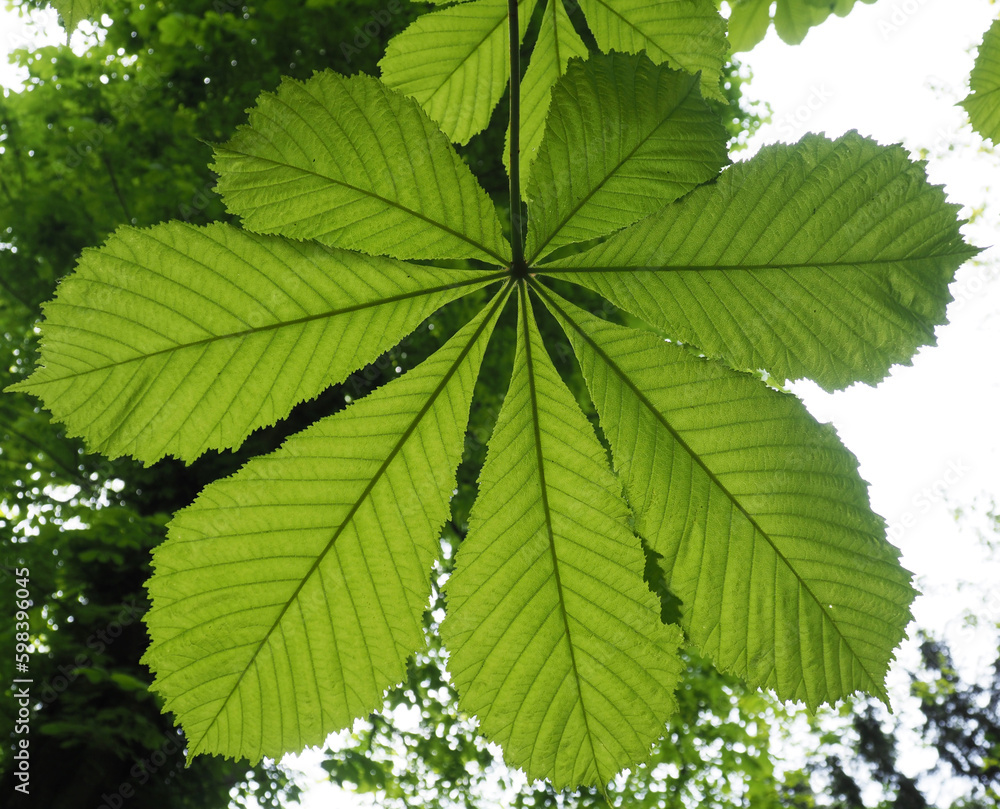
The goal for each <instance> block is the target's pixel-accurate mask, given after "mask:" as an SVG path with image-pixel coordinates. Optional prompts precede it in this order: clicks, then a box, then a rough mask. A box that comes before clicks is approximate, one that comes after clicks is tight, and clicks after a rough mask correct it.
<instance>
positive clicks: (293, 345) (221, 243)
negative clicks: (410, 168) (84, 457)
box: [10, 222, 497, 463]
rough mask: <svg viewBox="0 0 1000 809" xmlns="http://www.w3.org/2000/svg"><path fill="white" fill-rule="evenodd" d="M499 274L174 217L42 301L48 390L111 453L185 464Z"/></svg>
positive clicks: (66, 417)
mask: <svg viewBox="0 0 1000 809" xmlns="http://www.w3.org/2000/svg"><path fill="white" fill-rule="evenodd" d="M496 277H497V274H496V273H492V274H491V273H485V272H478V271H470V270H464V271H463V270H443V269H436V268H432V267H423V266H415V265H412V264H405V263H403V262H400V261H395V260H393V259H387V258H375V257H369V256H364V255H360V254H358V253H350V252H347V251H345V250H337V249H335V248H329V247H324V246H322V245H318V244H314V243H298V242H292V241H289V240H286V239H282V238H280V237H275V236H261V235H258V234H253V233H248V232H247V231H244V230H240V229H239V228H235V227H232V226H230V225H225V224H214V225H209V226H207V227H193V226H191V225H187V224H184V223H180V222H170V223H166V224H163V225H157V226H155V227H153V228H149V229H147V230H139V229H136V228H128V227H126V228H122V229H120V230H119V231H117V232H116V233H115V234H114V235H113V236H112V237H111V238H110V239H108V242H107V244H105V245H104V247H102V248H100V249H99V250H86V251H84V253H83V256H82V257H81V259H80V262H79V264H78V265H77V268H76V271H75V272H74V273H73V274H72V275H70V276H69V277H67V278H66V279H65V280H64V281H63V282H62V283H61V284H60V285H59V289H58V293H57V295H56V297H55V299H54V300H53V301H51V302H49V303H47V304H46V305H45V307H44V312H45V326H44V330H43V337H42V350H41V358H40V364H41V367H40V368H39V369H38V370H37V371H35V373H34V374H32V376H31V377H29V378H28V379H27V380H25V381H24V382H22V383H20V384H18V385H15V386H13V387H12V388H10V389H11V390H16V391H23V392H27V393H31V394H34V395H36V396H38V397H40V398H41V399H42V400H43V401H44V403H45V405H46V407H48V408H49V410H51V411H52V413H53V415H54V416H55V418H56V419H58V420H59V421H62V422H63V423H65V424H66V426H67V432H68V434H69V435H79V436H83V437H84V438H85V439H86V441H87V443H88V446H89V447H90V449H91V450H94V451H99V452H102V453H104V454H105V455H108V456H110V457H116V456H118V455H125V454H128V455H132V456H133V457H136V458H139V459H141V460H143V461H145V462H147V463H153V462H154V461H157V460H158V459H160V458H161V457H163V456H164V455H166V454H171V455H175V456H177V457H178V458H181V459H183V460H185V461H192V460H194V459H195V458H197V457H198V456H199V455H201V454H202V453H203V452H205V451H206V450H208V449H224V448H229V447H237V446H239V445H240V444H242V443H243V441H244V439H246V437H247V436H248V435H249V434H250V433H251V432H252V431H253V430H255V429H257V428H258V427H262V426H265V425H269V424H274V423H275V422H276V421H277V420H278V419H281V418H284V417H285V416H287V415H288V413H289V412H290V411H291V409H292V407H293V406H294V405H296V404H298V403H299V402H301V401H304V400H306V399H310V398H312V397H314V396H316V395H317V394H319V393H320V392H321V391H323V390H324V389H325V388H327V387H329V386H330V385H334V384H337V383H339V382H343V381H344V379H346V378H347V376H348V375H349V374H351V373H352V372H354V371H356V370H358V369H359V368H362V367H364V366H365V365H367V364H368V363H370V362H373V361H374V360H375V359H377V358H378V356H379V355H380V354H382V353H383V352H384V351H386V350H388V349H389V348H391V347H392V346H393V345H395V344H396V343H398V342H399V341H400V340H401V339H402V338H403V337H405V336H406V335H407V334H409V333H410V332H411V331H412V330H413V329H415V328H416V327H417V326H418V325H419V324H420V322H421V321H422V320H423V319H424V318H426V317H427V316H429V315H430V314H432V313H433V312H434V311H435V310H436V309H437V308H439V307H441V306H443V305H444V304H445V303H447V302H449V301H451V300H454V299H455V298H457V297H460V296H461V295H464V294H466V293H468V292H470V291H472V290H474V289H477V288H480V287H482V286H485V285H486V284H487V283H490V282H491V280H495V279H496Z"/></svg>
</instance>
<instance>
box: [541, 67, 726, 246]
mask: <svg viewBox="0 0 1000 809" xmlns="http://www.w3.org/2000/svg"><path fill="white" fill-rule="evenodd" d="M640 99H641V102H640V101H639V100H640ZM727 139H728V136H727V134H726V130H725V128H724V127H723V126H722V122H721V121H720V120H719V119H718V117H717V116H716V115H715V113H714V112H712V110H711V109H710V108H709V106H708V105H707V104H706V103H705V102H704V101H703V100H702V99H701V95H700V93H699V91H698V79H697V77H696V76H692V75H691V74H689V73H683V72H680V71H674V70H671V69H670V68H668V67H665V66H658V65H654V64H653V62H651V61H650V60H649V59H647V58H646V57H645V56H631V55H628V54H619V53H612V54H609V55H607V56H604V55H600V54H595V55H594V56H592V57H591V58H589V59H588V60H586V61H585V62H579V61H575V62H573V63H572V64H571V65H570V67H569V68H568V70H567V72H566V75H565V76H564V77H563V79H562V80H561V81H560V82H559V84H557V85H556V87H555V88H554V89H553V91H552V109H551V112H550V114H549V118H548V121H547V122H546V126H545V136H544V138H543V140H542V146H541V149H540V151H539V155H538V159H537V161H536V163H535V169H534V171H533V173H532V175H531V186H530V187H529V189H528V196H529V221H528V244H527V251H526V252H527V255H528V256H529V257H530V258H529V259H528V262H529V263H533V262H534V261H536V260H537V259H538V258H540V257H542V256H544V255H546V254H547V253H550V252H552V251H553V250H557V249H558V248H559V247H562V246H565V245H567V244H570V243H572V242H582V241H587V240H589V239H594V238H597V237H600V236H606V235H607V234H608V233H611V232H612V231H614V230H617V229H619V228H622V227H625V226H626V225H631V224H632V223H633V222H635V221H636V220H638V219H640V218H641V217H643V216H645V215H647V214H650V213H653V212H654V211H657V210H659V209H660V208H662V207H663V206H664V205H667V204H668V203H670V202H673V201H674V200H676V199H677V198H678V197H680V196H682V195H684V194H686V193H687V192H688V191H690V190H691V189H693V188H694V187H695V186H697V185H700V184H701V183H703V182H706V181H707V180H709V179H711V178H712V177H714V176H715V175H716V174H717V173H718V171H719V169H721V168H722V167H723V166H724V165H726V163H728V156H727V149H726V141H727Z"/></svg>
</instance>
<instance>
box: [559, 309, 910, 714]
mask: <svg viewBox="0 0 1000 809" xmlns="http://www.w3.org/2000/svg"><path fill="white" fill-rule="evenodd" d="M540 294H541V296H542V298H543V299H544V300H545V302H546V304H547V305H548V306H549V309H550V311H551V312H552V313H553V314H554V315H555V316H556V317H557V319H558V320H559V321H560V323H561V325H562V326H563V328H564V330H565V331H566V334H567V336H568V337H569V339H570V342H571V343H572V345H573V349H574V351H575V352H576V355H577V357H578V359H579V360H580V365H581V367H582V368H583V375H584V378H585V379H586V380H587V385H588V387H589V389H590V393H591V396H592V398H593V400H594V403H595V405H596V407H597V412H598V413H599V414H600V417H601V425H602V427H603V429H604V433H605V435H606V436H607V438H608V441H609V443H610V444H611V450H612V453H613V455H614V459H615V467H616V469H617V471H618V473H619V475H621V477H622V479H623V481H624V484H625V491H626V493H627V495H628V499H629V503H630V505H631V506H632V509H633V511H634V512H635V526H636V530H637V531H638V532H639V533H640V534H641V535H642V536H643V537H645V538H646V540H647V541H648V542H649V544H650V547H651V548H652V549H653V550H654V551H655V552H656V553H658V554H660V555H661V556H662V559H661V560H660V562H661V565H662V568H663V572H664V576H665V581H666V584H667V586H668V587H669V588H670V591H671V592H672V593H673V594H674V595H675V596H677V597H678V598H679V599H680V600H681V614H682V618H683V626H684V629H685V630H686V631H687V632H688V634H689V636H690V638H691V640H692V641H693V642H694V643H695V644H696V645H697V646H698V647H699V648H700V650H701V651H702V653H704V654H706V655H708V656H709V657H711V658H712V660H713V661H714V662H715V664H716V665H717V666H718V667H719V668H720V669H722V670H723V671H728V672H731V673H733V674H736V675H738V676H740V677H742V678H744V679H745V680H746V681H747V682H748V683H750V684H751V685H755V686H760V687H763V688H771V689H773V690H774V691H775V693H777V695H778V696H779V697H781V698H782V699H790V700H791V699H794V700H801V701H803V702H805V703H806V704H807V705H808V706H809V707H810V708H815V707H817V706H818V705H819V704H820V703H822V702H833V701H835V700H838V699H840V698H841V697H845V696H847V695H848V694H850V693H852V692H854V691H857V690H861V691H866V692H868V693H871V694H877V695H879V696H880V697H881V698H882V699H887V697H886V694H885V689H884V687H883V682H884V678H885V673H886V670H887V668H888V665H889V662H890V660H891V659H892V657H893V649H895V647H896V646H897V645H898V644H899V642H900V641H901V640H902V638H903V637H904V633H905V628H906V625H907V623H908V622H909V621H910V619H911V617H912V616H911V615H910V612H909V605H910V602H911V601H912V600H913V597H914V595H915V592H914V590H913V589H912V587H911V586H910V583H909V581H910V576H909V574H908V573H906V572H905V571H904V570H903V569H902V568H901V567H900V565H899V552H898V551H897V550H896V549H895V548H893V547H892V546H891V545H890V544H889V543H888V542H886V540H885V528H884V524H883V522H882V520H881V519H879V518H877V517H876V516H875V515H874V514H872V511H871V507H870V505H869V502H868V489H867V486H866V484H865V482H864V481H863V480H862V479H861V477H860V476H859V475H858V464H857V460H856V459H855V458H854V456H853V455H852V454H851V453H850V452H848V451H847V450H846V449H845V448H844V447H843V445H842V444H841V443H840V441H839V440H838V439H837V436H836V433H835V432H834V431H833V429H832V428H831V427H830V426H829V425H820V424H818V423H817V422H816V421H815V420H814V419H813V417H812V416H811V415H809V413H808V411H807V410H806V409H805V407H804V406H803V405H802V403H801V402H800V401H799V400H798V398H796V397H795V396H792V395H790V394H785V393H779V392H777V391H775V390H773V389H771V388H769V387H767V386H766V385H764V384H763V383H762V382H761V381H760V380H759V379H757V378H755V377H752V376H750V375H747V374H741V373H738V372H736V371H732V370H730V369H729V368H727V367H726V366H724V365H722V364H721V363H718V362H715V361H712V360H706V359H702V358H699V357H696V356H694V355H693V354H691V353H690V352H689V351H688V350H686V349H685V348H683V347H681V346H677V345H671V344H669V343H666V342H664V341H663V340H662V339H660V338H658V337H657V336H656V335H654V334H651V333H650V332H647V331H636V330H634V329H627V328H624V327H622V326H617V325H614V324H611V323H607V322H605V321H603V320H600V319H599V318H596V317H594V316H593V315H591V314H588V313H587V312H585V311H583V310H582V309H579V308H577V307H575V306H573V305H572V304H570V303H568V302H566V301H564V300H562V299H560V298H559V297H558V296H556V295H555V294H554V293H552V292H548V291H545V290H544V289H542V290H540Z"/></svg>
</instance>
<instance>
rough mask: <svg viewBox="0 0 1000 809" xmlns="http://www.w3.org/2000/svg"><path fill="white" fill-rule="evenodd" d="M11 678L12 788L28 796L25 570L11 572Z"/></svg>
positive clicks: (27, 603) (27, 591) (28, 649)
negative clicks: (14, 707) (14, 705)
mask: <svg viewBox="0 0 1000 809" xmlns="http://www.w3.org/2000/svg"><path fill="white" fill-rule="evenodd" d="M14 585H15V588H16V589H15V590H14V607H15V613H14V640H15V645H14V668H15V669H16V672H17V674H18V676H17V677H15V678H14V681H13V684H12V686H11V691H12V692H13V695H14V700H15V701H16V702H17V711H16V713H15V716H14V737H15V743H14V748H15V749H14V781H15V783H14V789H15V790H16V791H17V792H21V793H23V794H24V795H29V794H30V793H31V775H30V773H31V752H30V750H29V749H28V747H29V744H30V737H31V684H32V682H33V680H32V678H31V677H29V676H28V675H30V674H31V652H32V644H31V622H30V620H29V614H28V610H30V609H31V589H30V585H31V573H30V571H29V570H28V568H26V567H19V568H16V569H15V570H14Z"/></svg>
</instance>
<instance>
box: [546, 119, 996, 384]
mask: <svg viewBox="0 0 1000 809" xmlns="http://www.w3.org/2000/svg"><path fill="white" fill-rule="evenodd" d="M957 210H958V206H956V205H953V204H950V203H947V202H946V201H945V197H944V193H943V192H942V190H941V189H940V187H937V186H931V185H929V184H928V183H927V180H926V176H925V175H924V172H923V169H922V167H921V166H920V164H915V163H911V162H910V161H909V158H908V156H907V154H906V152H905V151H904V150H903V149H902V148H901V147H883V146H880V145H879V144H877V143H875V142H874V141H871V140H869V139H867V138H862V137H861V136H860V135H858V134H857V133H856V132H851V133H848V134H847V135H844V136H843V137H841V138H838V139H837V140H836V141H828V140H826V139H825V138H823V137H822V136H818V135H809V136H806V137H805V138H803V139H802V140H801V141H800V142H799V143H797V144H794V145H791V146H788V145H784V144H778V145H774V146H769V147H765V148H764V149H762V150H761V151H760V152H759V153H758V154H757V155H756V156H755V157H753V158H751V159H750V160H747V161H746V162H745V163H740V164H737V165H735V166H732V167H730V168H729V169H727V170H726V171H725V172H723V173H722V175H720V178H719V181H718V182H717V183H715V184H714V185H711V186H706V187H703V188H699V189H696V190H695V191H694V192H692V193H691V194H689V195H688V196H687V197H686V198H685V199H683V200H681V201H680V202H677V203H675V204H673V205H671V206H668V207H667V208H664V209H663V210H662V211H660V212H658V213H656V214H653V215H651V216H649V217H647V218H646V219H644V220H642V221H641V222H639V223H637V224H635V225H633V226H631V227H630V228H627V229H625V230H623V231H621V232H619V233H616V234H615V235H613V236H611V237H610V238H609V239H608V240H607V241H606V242H604V243H603V244H601V245H598V246H597V247H595V248H592V249H590V250H588V251H586V252H584V253H580V254H578V255H575V256H572V257H570V258H567V259H560V260H558V261H553V262H551V263H550V264H547V265H545V266H544V267H543V268H539V269H540V271H544V272H545V274H547V275H551V276H552V277H557V278H563V279H565V280H568V281H573V282H575V283H578V284H582V285H583V286H586V287H588V288H590V289H593V290H595V291H597V292H599V293H600V294H602V295H604V296H605V297H607V298H608V299H609V300H611V301H612V302H613V303H614V304H615V305H616V306H619V307H621V308H623V309H626V310H628V311H630V312H632V313H634V314H636V315H637V316H638V317H641V318H643V319H644V320H646V321H647V322H648V323H650V324H651V325H653V326H655V327H657V328H660V329H663V330H665V331H666V332H668V333H669V334H670V335H672V336H673V337H674V338H676V339H679V340H681V341H682V342H685V343H690V344H692V345H696V346H698V347H699V348H700V349H701V350H702V351H704V352H705V353H706V354H708V355H710V356H713V357H720V358H722V359H724V360H725V361H726V362H727V363H729V364H730V365H731V366H732V367H734V368H736V369H738V370H750V371H755V370H757V369H760V368H766V369H767V370H768V371H769V372H770V373H772V374H773V375H774V376H775V377H776V378H777V379H778V380H779V381H782V380H785V379H797V378H801V377H810V378H812V379H815V380H816V381H817V382H818V383H819V384H820V385H822V386H823V387H824V388H826V389H828V390H832V389H836V388H841V387H844V386H846V385H848V384H850V383H852V382H855V381H859V380H860V381H864V382H868V383H872V384H874V383H875V382H878V381H879V380H880V379H882V378H883V377H884V376H885V374H886V373H887V371H888V369H889V367H890V366H891V365H893V364H894V363H900V362H907V361H909V359H910V357H911V356H912V354H913V352H914V351H915V350H916V348H917V347H918V346H920V345H925V344H928V343H933V340H934V326H935V325H936V324H939V323H942V322H944V318H945V305H946V303H947V301H948V300H949V298H948V295H947V286H948V283H949V282H950V281H951V279H952V277H953V276H954V273H955V270H956V269H957V268H958V267H959V266H960V265H961V264H962V262H964V261H965V260H966V259H968V258H971V257H972V256H974V255H975V254H976V252H978V251H977V250H976V249H975V248H971V247H969V246H968V245H967V244H965V242H964V241H963V240H962V238H961V234H960V233H959V229H958V228H959V224H960V222H959V220H958V219H957ZM749 211H753V212H754V216H752V217H750V216H747V215H746V214H747V212H749ZM928 234H929V235H928Z"/></svg>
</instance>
